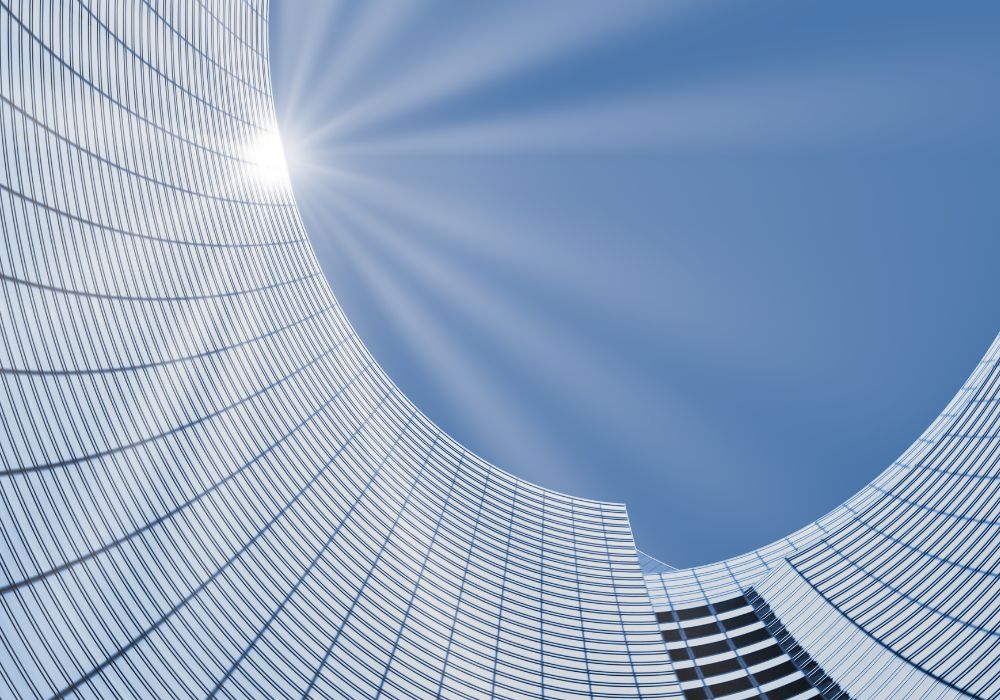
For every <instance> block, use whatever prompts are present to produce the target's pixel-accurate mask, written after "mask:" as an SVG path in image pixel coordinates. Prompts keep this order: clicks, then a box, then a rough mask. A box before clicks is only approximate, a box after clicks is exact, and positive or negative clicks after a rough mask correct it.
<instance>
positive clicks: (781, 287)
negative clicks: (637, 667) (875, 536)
mask: <svg viewBox="0 0 1000 700" xmlns="http://www.w3.org/2000/svg"><path fill="white" fill-rule="evenodd" d="M271 44H272V47H271V54H272V55H271V63H272V66H271V68H272V79H273V81H274V89H275V94H276V106H277V109H278V116H279V123H280V125H281V129H282V133H283V137H284V140H285V147H286V152H287V156H288V159H289V161H290V163H289V164H290V168H291V175H292V180H293V183H294V186H295V192H296V197H297V199H298V201H299V204H300V207H301V209H302V213H303V218H304V220H305V224H306V227H307V229H308V231H309V234H310V236H311V238H312V240H313V242H314V245H315V248H316V251H317V254H318V256H319V259H320V262H321V264H322V265H323V267H324V270H325V271H326V273H327V275H328V277H329V279H330V281H331V284H332V286H333V289H334V292H335V293H336V294H337V296H338V298H339V300H340V302H341V303H342V305H343V306H344V308H345V309H346V311H347V314H348V316H349V318H350V319H351V321H352V323H353V324H354V325H355V327H356V328H357V330H358V332H359V334H360V335H361V337H362V338H363V339H364V340H365V342H366V343H367V344H368V346H369V348H370V349H371V351H372V353H373V354H374V355H375V357H376V358H377V359H378V361H379V362H380V363H381V364H382V365H383V366H384V367H385V369H386V370H387V371H388V373H389V374H390V376H391V377H393V379H394V380H395V381H396V383H397V384H398V385H399V386H400V387H401V388H402V389H403V391H404V392H406V393H407V394H408V395H409V396H410V398H411V399H413V401H414V402H415V403H416V404H417V405H418V406H419V407H420V408H421V409H422V410H423V411H424V412H425V413H427V414H428V415H429V416H430V417H431V418H432V419H434V420H435V421H436V422H438V423H439V424H440V425H441V426H442V427H443V428H444V429H445V430H447V431H448V432H449V433H451V434H452V435H454V436H455V437H456V438H458V439H459V440H461V441H463V442H464V443H465V444H466V445H468V446H469V447H470V448H471V449H473V450H475V451H476V452H478V453H480V454H481V455H483V456H484V457H485V458H487V459H489V460H491V461H493V462H494V463H496V464H497V465H498V466H501V467H503V468H505V469H507V470H509V471H511V472H513V473H515V474H518V475H520V476H524V477H526V478H529V479H531V480H533V481H535V482H538V483H540V484H542V485H545V486H549V487H552V488H556V489H559V490H561V491H566V492H570V493H575V494H579V495H584V496H589V497H594V498H602V499H608V500H615V501H623V502H625V503H627V504H628V506H629V513H630V516H631V519H632V523H633V529H634V532H635V535H636V540H637V544H638V546H639V547H640V548H642V549H644V550H645V551H647V552H649V553H650V554H653V555H654V556H657V557H659V558H661V559H663V560H664V561H667V562H669V563H672V564H674V565H678V566H686V565H693V564H697V563H706V562H709V561H714V560H717V559H720V558H723V557H726V556H730V555H735V554H739V553H741V552H743V551H746V550H748V549H750V548H753V547H755V546H759V545H763V544H766V543H767V542H769V541H771V540H773V539H776V538H778V537H781V536H782V535H784V534H786V533H787V532H789V531H791V530H793V529H795V528H797V527H799V526H801V525H804V524H806V523H808V522H809V521H811V520H813V519H815V518H816V517H818V516H820V515H822V514H823V513H825V512H826V511H828V510H829V509H831V508H833V507H834V506H836V505H838V504H839V503H840V502H841V501H843V500H844V499H845V498H846V497H848V496H850V495H851V494H852V493H853V492H854V491H856V490H857V489H858V488H860V487H861V486H863V485H864V483H866V482H867V481H868V480H869V479H871V478H872V477H873V476H875V475H876V474H877V473H878V472H880V471H881V470H882V469H883V468H884V467H886V466H887V465H888V464H889V463H890V462H891V461H892V460H893V459H895V458H896V457H897V456H898V455H899V454H900V453H901V452H902V451H903V450H904V449H905V448H906V447H907V446H908V445H909V443H910V442H911V441H912V440H913V439H915V438H916V437H917V436H918V434H919V433H920V431H922V430H923V429H924V427H926V425H927V424H928V423H929V422H930V421H931V420H932V419H933V418H934V417H935V416H936V415H937V413H938V412H939V411H940V410H941V409H942V408H943V407H944V404H945V403H946V402H947V401H948V399H950V398H951V396H952V394H953V393H954V392H955V390H957V389H958V388H959V386H960V385H961V383H962V381H963V380H964V379H965V377H966V376H967V374H968V373H969V372H970V371H971V370H972V368H973V366H974V365H975V363H976V362H977V361H978V359H979V357H980V354H981V353H982V352H983V351H985V349H986V347H987V345H988V344H989V342H990V341H991V340H992V338H993V337H994V335H995V334H996V333H997V332H998V331H1000V322H998V321H1000V315H998V313H997V312H998V308H1000V304H998V302H1000V275H998V274H997V267H998V266H997V262H998V260H1000V197H998V196H997V183H998V182H1000V129H998V127H997V124H998V123H1000V89H998V88H1000V86H998V84H997V83H998V76H1000V5H997V4H995V3H965V2H951V3H912V2H884V1H882V0H876V1H874V2H866V3H834V2H827V3H802V2H793V1H791V0H789V1H782V2H773V1H768V0H762V1H760V2H754V3H745V2H715V1H710V0H687V1H663V0H651V1H650V2H635V1H629V2H623V3H617V2H615V3H610V2H604V1H603V0H598V1H591V0H574V1H573V2H568V1H567V2H545V3H536V2H503V3H500V2H496V3H417V2H407V3H395V2H392V3H389V2H385V3H373V2H360V1H359V2H334V1H332V0H330V1H328V0H322V1H318V2H315V3H309V2H304V1H302V0H295V1H292V0H273V2H272V29H271Z"/></svg>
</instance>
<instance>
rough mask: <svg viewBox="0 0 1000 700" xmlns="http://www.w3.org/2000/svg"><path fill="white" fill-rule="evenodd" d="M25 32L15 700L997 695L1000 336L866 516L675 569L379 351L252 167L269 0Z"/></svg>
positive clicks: (47, 20)
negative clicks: (493, 453)
mask: <svg viewBox="0 0 1000 700" xmlns="http://www.w3.org/2000/svg"><path fill="white" fill-rule="evenodd" d="M0 37H2V38H3V41H2V43H0V149H2V152H3V164H4V167H3V169H2V170H0V226H2V232H3V241H4V245H3V247H2V250H0V332H2V338H3V342H2V343H0V387H2V393H0V423H2V428H0V497H2V499H3V501H2V505H0V532H2V533H3V537H2V538H0V601H2V606H0V630H2V632H3V634H2V635H0V679H2V681H0V696H2V697H8V696H12V697H63V696H82V697H94V698H107V697H206V696H216V695H219V696H228V697H232V696H238V697H303V696H316V697H373V696H378V695H384V696H386V697H418V698H419V697H454V698H482V697H493V696H499V697H510V698H522V697H545V698H573V697H581V696H592V697H648V698H655V697H671V696H673V697H687V698H698V697H704V698H708V697H732V698H743V697H759V696H765V695H766V697H769V698H772V699H773V698H791V697H802V698H805V697H818V696H819V695H823V696H824V697H847V696H850V697H926V698H939V697H940V698H944V697H1000V648H998V647H1000V636H998V629H1000V582H998V581H997V575H998V573H1000V537H998V535H997V527H998V526H997V513H998V511H1000V489H998V483H1000V482H998V481H997V479H996V478H995V477H996V476H997V472H998V468H997V464H996V461H997V460H996V453H997V428H996V425H995V423H996V418H997V416H998V415H1000V413H998V411H997V391H998V390H997V381H998V379H997V375H998V373H1000V369H998V367H997V363H998V361H1000V345H997V344H995V345H994V346H993V348H991V349H990V351H989V353H988V354H987V356H986V359H984V361H983V363H982V364H981V365H980V366H979V367H978V368H977V370H976V372H975V373H974V374H973V377H972V378H971V379H970V381H969V382H968V384H967V385H966V386H965V387H964V388H963V390H962V392H960V394H959V396H958V397H957V398H956V399H955V401H953V402H952V404H951V405H950V406H949V407H948V409H947V410H946V412H945V413H944V414H943V415H942V417H941V418H939V419H938V421H937V422H936V423H935V424H934V425H933V426H932V427H931V428H930V429H929V430H928V432H927V433H926V434H925V435H924V436H923V437H922V438H921V439H920V440H919V441H918V442H917V443H916V444H915V446H914V447H913V448H911V450H910V451H908V452H907V453H906V454H905V455H904V456H903V457H902V458H901V459H900V460H899V462H897V463H896V464H894V465H893V466H892V467H890V469H889V470H888V471H886V472H885V473H884V474H883V475H882V476H880V477H879V478H878V479H876V480H875V481H874V482H872V484H871V485H870V486H868V487H867V488H866V489H865V490H863V491H862V492H861V493H860V494H859V495H858V496H856V497H855V498H853V499H852V500H850V501H849V502H848V503H846V504H845V505H844V506H842V507H841V508H840V509H838V510H836V511H834V512H833V513H831V514H830V515H828V516H826V517H825V518H823V519H821V520H819V521H817V523H816V524H815V525H813V526H810V527H808V528H805V529H804V530H802V531H800V532H799V533H796V534H795V535H792V536H790V537H789V538H787V539H786V540H783V541H782V542H779V543H777V544H775V545H772V546H770V547H766V548H763V549H761V550H759V551H758V552H754V553H752V554H749V555H746V556H744V557H739V558H736V559H733V560H731V561H728V562H723V563H721V564H717V565H713V566H706V567H699V568H696V569H692V570H686V571H677V570H674V569H672V568H670V567H667V566H665V565H662V564H660V563H659V562H656V561H655V560H652V559H650V558H649V557H646V556H645V555H641V554H640V553H638V552H637V551H636V549H635V545H634V543H633V541H632V535H631V531H630V528H629V524H628V519H627V515H626V513H625V509H624V507H623V506H621V505H618V504H612V503H602V502H596V501H590V500H585V499H579V498H574V497H571V496H567V495H564V494H560V493H556V492H553V491H549V490H546V489H543V488H540V487H538V486H535V485H533V484H530V483H528V482H525V481H522V480H519V479H516V478H514V477H512V476H511V475H509V474H507V473H505V472H503V471H502V470H499V469H497V468H495V467H493V466H491V465H489V464H487V463H485V462H484V461H483V460H481V459H479V458H478V457H477V456H475V455H474V454H471V453H469V452H468V451H466V450H465V449H463V448H462V447H461V445H458V444H457V443H456V442H455V441H454V440H452V439H451V438H450V437H448V436H447V435H445V434H444V433H442V432H441V431H440V429H438V428H437V427H436V426H435V425H433V424H432V423H431V422H430V421H428V420H427V419H426V418H425V417H424V416H423V415H422V414H420V412H419V411H417V410H416V409H415V408H414V407H413V406H412V405H411V404H410V403H409V401H408V400H407V399H406V398H405V397H404V396H403V395H402V394H401V393H400V392H399V391H398V390H397V389H396V388H395V387H394V386H393V384H392V383H391V382H390V380H389V379H388V378H387V377H386V376H385V374H384V373H383V372H382V370H381V369H380V368H379V367H378V366H377V364H375V363H374V362H373V360H372V358H371V356H370V355H369V354H368V352H367V351H366V350H365V348H364V346H363V345H362V343H361V342H360V341H359V340H358V339H357V337H356V336H355V334H354V332H353V330H352V329H351V327H350V325H349V323H348V322H347V320H346V319H345V318H344V316H343V314H342V312H341V310H340V309H339V307H338V306H337V303H336V300H335V299H334V297H333V295H332V294H331V293H330V290H329V288H328V286H327V284H326V281H325V280H324V278H323V276H322V274H321V272H320V270H319V267H318V266H317V264H316V261H315V259H314V257H313V254H312V250H311V248H310V246H309V242H308V240H307V237H306V234H305V232H304V231H303V228H302V224H301V221H300V219H299V216H298V213H297V210H296V208H295V204H294V201H293V198H292V194H291V190H290V188H289V186H288V183H287V181H286V180H285V178H283V177H282V176H281V174H280V173H274V172H272V171H270V170H269V169H267V168H266V167H263V165H262V163H261V162H260V160H259V158H257V156H256V155H255V154H256V153H258V152H259V150H260V148H261V144H265V145H266V144H267V143H269V142H272V141H273V139H275V138H276V130H275V121H274V113H273V106H272V103H271V93H270V85H269V79H268V65H267V7H266V3H264V2H250V1H249V0H213V1H212V2H200V1H198V0H193V1H192V2H176V3H174V2H155V1H154V0H148V1H147V0H137V1H136V2H130V3H118V2H111V1H100V0H92V1H90V2H86V1H83V2H81V1H79V0H49V1H46V2H41V1H38V2H32V1H30V0H23V1H19V0H3V1H2V2H0Z"/></svg>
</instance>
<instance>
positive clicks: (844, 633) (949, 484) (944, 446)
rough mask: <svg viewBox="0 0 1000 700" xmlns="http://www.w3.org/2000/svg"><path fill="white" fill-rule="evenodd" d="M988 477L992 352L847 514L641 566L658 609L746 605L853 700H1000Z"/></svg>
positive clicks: (998, 501)
mask: <svg viewBox="0 0 1000 700" xmlns="http://www.w3.org/2000/svg"><path fill="white" fill-rule="evenodd" d="M998 463H1000V338H998V339H997V340H995V341H994V343H993V345H992V346H991V347H990V349H989V350H988V351H987V353H986V355H985V356H984V358H983V360H982V361H981V362H980V363H979V364H978V365H977V367H976V368H975V370H974V371H973V373H972V375H971V376H970V378H969V379H968V380H967V382H966V383H965V385H964V386H963V387H962V389H961V390H960V391H959V392H958V394H957V395H956V396H955V398H954V399H953V400H952V401H951V402H950V404H949V405H948V407H947V408H946V409H945V411H944V412H943V413H942V414H941V415H940V416H939V417H938V418H937V420H935V421H934V423H933V424H932V425H931V427H930V428H928V430H927V431H925V433H924V434H923V435H922V436H921V437H920V438H919V439H918V440H917V441H916V442H915V443H914V444H913V446H912V447H910V449H909V450H907V451H906V452H905V453H904V454H903V456H902V457H900V459H899V460H897V461H896V462H895V463H894V464H892V465H891V466H890V467H889V468H888V469H887V470H886V471H885V472H883V473H882V474H881V475H880V476H879V477H878V478H876V479H875V480H874V481H873V482H872V483H871V484H869V485H868V486H867V487H866V488H865V489H863V490H862V491H861V492H859V493H858V494H857V495H856V496H854V497H853V498H851V499H850V500H849V501H847V502H846V503H845V504H844V505H843V506H840V507H839V508H837V509H835V510H834V511H833V512H832V513H830V514H829V515H827V516H825V517H824V518H821V519H820V520H818V521H817V522H816V523H814V524H813V525H810V526H807V527H806V528H803V529H802V530H800V531H799V532H796V533H794V534H792V535H790V536H789V537H787V538H785V539H783V540H781V541H779V542H777V543H775V544H772V545H770V546H768V547H764V548H762V549H759V550H757V551H754V552H750V553H749V554H745V555H743V556H740V557H736V558H734V559H731V560H728V561H724V562H720V563H717V564H711V565H708V566H702V567H695V568H693V569H686V570H682V571H660V570H652V569H650V567H649V566H648V565H647V566H646V581H647V585H648V587H649V592H650V596H651V598H652V600H653V602H654V607H655V609H656V610H657V611H658V613H660V612H667V611H670V610H671V609H673V608H676V607H681V608H686V607H689V606H692V607H693V606H697V605H705V604H706V603H707V602H710V601H712V600H717V599H720V598H726V597H733V596H737V595H741V594H747V595H748V596H752V597H753V599H754V600H755V601H756V602H754V607H755V608H757V609H758V610H760V611H763V612H761V614H762V615H765V617H766V619H767V620H768V621H769V625H770V626H772V627H774V629H775V630H778V631H779V632H780V634H779V632H776V634H779V637H780V641H781V643H782V644H783V645H786V644H787V645H788V646H789V648H793V649H801V650H802V651H803V653H808V655H811V657H812V658H813V659H814V660H815V662H816V663H817V664H818V666H820V667H822V671H823V672H824V674H827V677H828V678H829V680H830V681H831V682H833V683H836V684H839V686H838V687H841V688H842V691H843V692H845V693H849V694H850V695H851V696H852V697H865V698H867V697H871V698H879V697H913V698H952V697H955V698H960V697H965V698H969V697H972V698H1000V663H998V659H1000V615H998V612H997V611H998V610H1000V466H998ZM818 630H822V632H819V631H818ZM800 635H802V636H800ZM861 649H865V650H867V656H859V650H861ZM834 650H839V651H838V652H837V653H834ZM821 657H822V658H821ZM832 692H834V693H835V692H836V691H832Z"/></svg>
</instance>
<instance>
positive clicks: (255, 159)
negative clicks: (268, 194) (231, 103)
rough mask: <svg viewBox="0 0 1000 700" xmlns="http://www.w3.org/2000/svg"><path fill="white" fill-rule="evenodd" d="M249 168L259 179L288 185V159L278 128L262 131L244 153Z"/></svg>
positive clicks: (275, 184)
mask: <svg viewBox="0 0 1000 700" xmlns="http://www.w3.org/2000/svg"><path fill="white" fill-rule="evenodd" d="M243 158H244V160H245V161H246V163H247V170H248V171H249V173H250V174H251V175H252V176H253V177H254V178H255V179H257V180H259V181H261V182H263V183H265V184H269V185H272V186H283V185H288V184H289V182H290V178H289V175H288V161H287V159H286V158H285V147H284V145H283V144H282V140H281V134H279V133H278V131H277V129H275V130H273V131H267V132H264V133H262V134H261V135H260V136H259V137H258V138H257V139H256V140H255V141H253V142H252V143H250V144H249V145H248V146H247V147H246V148H245V149H244V153H243Z"/></svg>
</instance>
